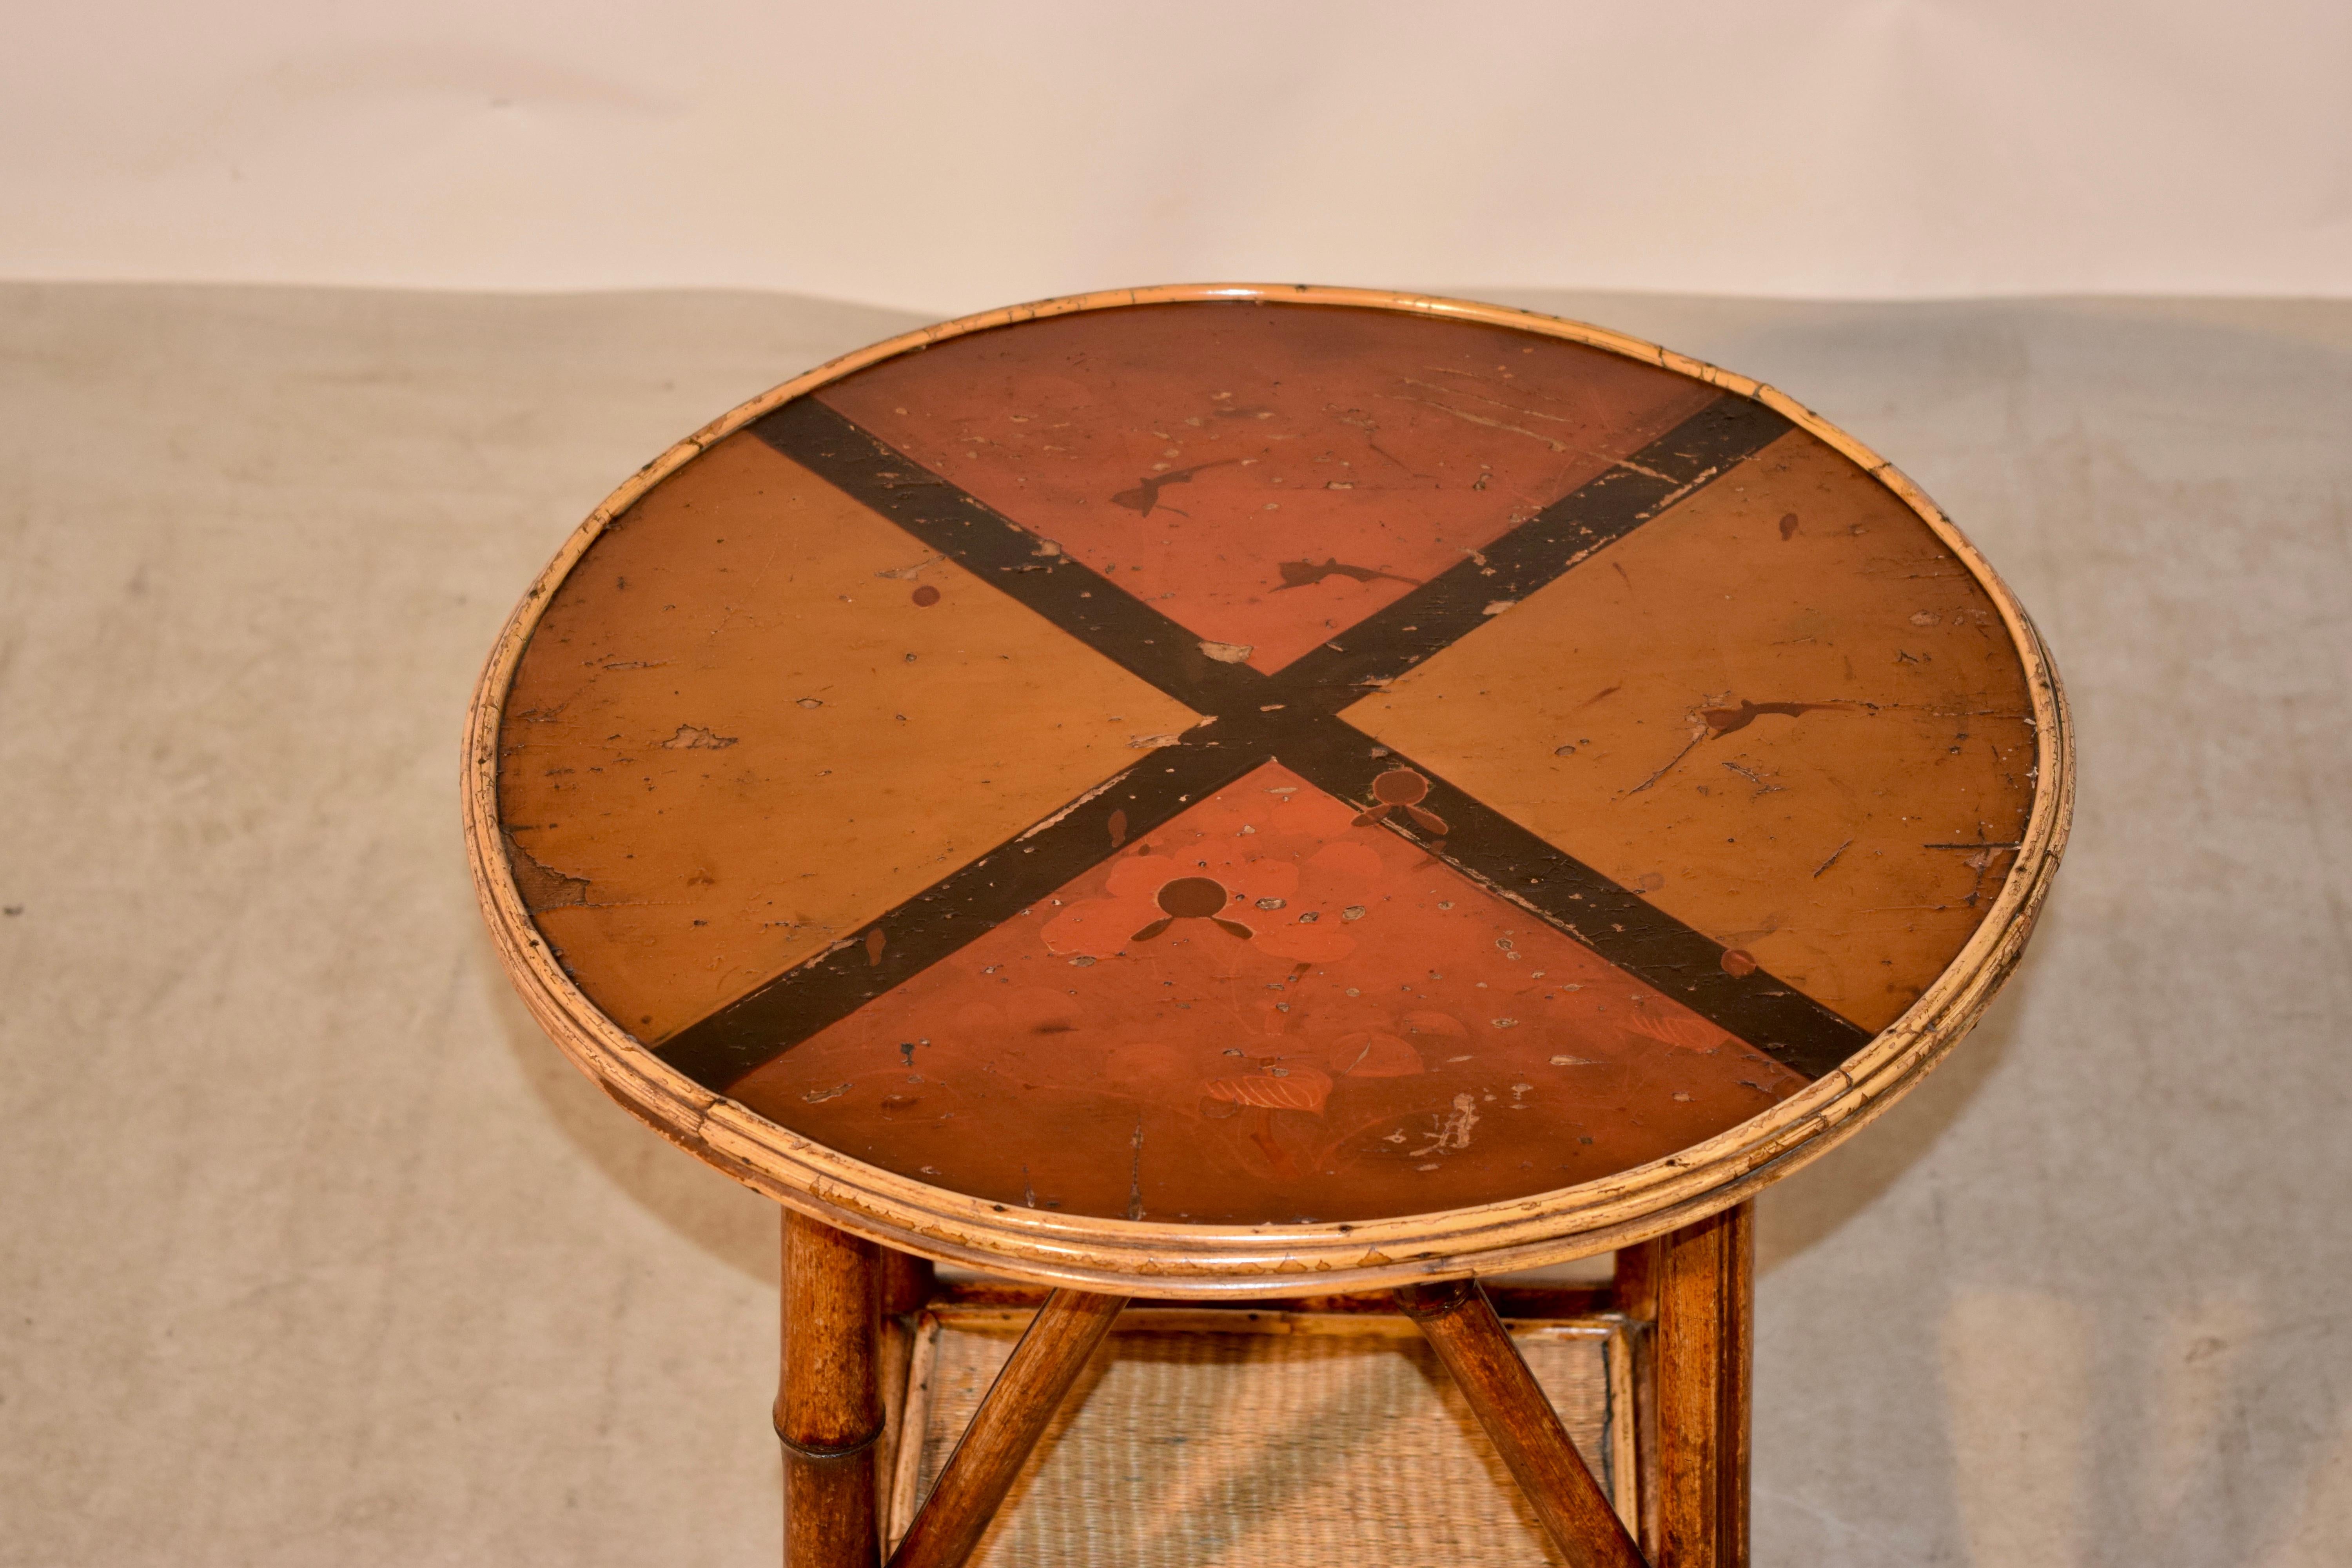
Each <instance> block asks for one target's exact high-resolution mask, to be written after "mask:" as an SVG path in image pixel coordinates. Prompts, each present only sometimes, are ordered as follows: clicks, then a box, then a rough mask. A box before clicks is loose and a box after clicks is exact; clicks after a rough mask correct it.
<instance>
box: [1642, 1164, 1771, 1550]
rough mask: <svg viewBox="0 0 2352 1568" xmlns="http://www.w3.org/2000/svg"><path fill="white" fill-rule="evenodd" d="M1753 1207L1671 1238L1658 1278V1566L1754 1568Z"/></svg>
mask: <svg viewBox="0 0 2352 1568" xmlns="http://www.w3.org/2000/svg"><path fill="white" fill-rule="evenodd" d="M1755 1283H1756V1255H1755V1210H1754V1207H1753V1205H1748V1204H1741V1205H1738V1207H1737V1208H1732V1209H1727V1210H1725V1211H1724V1212H1723V1213H1721V1214H1719V1215H1716V1216H1715V1217H1714V1218H1712V1219H1706V1220H1702V1221H1700V1222H1699V1223H1698V1224H1696V1225H1694V1226H1685V1227H1684V1228H1683V1229H1681V1230H1678V1231H1675V1233H1674V1234H1672V1235H1671V1236H1668V1237H1665V1241H1664V1253H1663V1258H1662V1260H1661V1268H1660V1269H1659V1280H1658V1330H1657V1346H1658V1348H1657V1358H1658V1359H1657V1383H1658V1490H1659V1531H1658V1535H1659V1539H1658V1548H1659V1550H1658V1568H1747V1564H1748V1414H1749V1412H1748V1399H1749V1393H1748V1389H1749V1364H1750V1360H1751V1352H1752V1349H1753V1343H1754V1329H1753V1322H1752V1321H1753V1318H1754V1315H1755Z"/></svg>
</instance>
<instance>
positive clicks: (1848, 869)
mask: <svg viewBox="0 0 2352 1568" xmlns="http://www.w3.org/2000/svg"><path fill="white" fill-rule="evenodd" d="M2031 713H2032V700H2031V699H2030V697H2029V696H2028V694H2027V691H2026V689H2025V679H2024V672H2023V670H2022V668H2021V667H2020V665H2019V663H2018V658H2017V653H2016V649H2015V647H2014V646H2013V645H2012V644H2011V640H2010V637H2009V631H2008V628H2007V626H2004V625H2003V623H2002V621H2001V618H2000V612H1999V611H1998V610H1997V609H1996V607H1995V606H1994V605H1993V603H1992V601H1991V599H1990V597H1989V596H1988V595H1986V594H1985V592H1984V590H1983V589H1982V587H1980V586H1979V584H1978V583H1977V581H1976V579H1975V578H1974V577H1973V576H1972V575H1970V574H1969V571H1968V568H1967V567H1966V566H1964V565H1963V564H1962V563H1960V561H1959V559H1958V557H1957V556H1955V555H1954V554H1953V553H1952V552H1951V551H1950V550H1949V549H1948V548H1947V547H1946V546H1945V545H1944V544H1943V542H1941V541H1940V540H1938V539H1937V538H1936V536H1935V535H1934V533H1932V532H1931V531H1929V530H1928V528H1927V525H1926V524H1925V523H1923V522H1922V521H1920V520H1919V518H1918V517H1917V515H1916V514H1915V513H1914V512H1912V511H1911V510H1909V509H1908V508H1906V506H1904V504H1903V503H1902V501H1901V500H1898V499H1897V498H1896V497H1895V495H1894V494H1893V493H1892V492H1891V491H1889V490H1888V489H1886V488H1885V487H1884V486H1883V485H1881V484H1879V483H1878V482H1877V481H1876V480H1875V479H1872V478H1871V477H1870V476H1869V475H1867V474H1865V473H1864V472H1863V471H1862V470H1861V469H1860V468H1856V467H1855V466H1854V465H1853V463H1851V462H1849V461H1848V460H1847V459H1846V458H1843V457H1842V456H1840V455H1839V454H1838V453H1837V452H1835V451H1833V450H1832V449H1831V448H1830V447H1827V446H1825V445H1823V444H1822V442H1820V441H1818V440H1816V439H1815V438H1814V437H1811V436H1809V435H1806V434H1804V433H1803V432H1801V431H1798V432H1792V433H1790V435H1788V436H1785V437H1781V438H1780V440H1779V441H1776V442H1775V443H1773V444H1772V445H1771V446H1770V447H1767V448H1765V450H1764V451H1762V452H1761V453H1759V454H1758V455H1757V456H1756V457H1755V458H1751V459H1749V460H1748V461H1747V462H1745V463H1743V464H1742V465H1740V467H1739V468H1737V469H1735V470H1734V471H1733V472H1731V473H1730V474H1727V475H1726V476H1725V477H1724V478H1723V479H1720V480H1718V481H1717V483H1715V484H1714V485H1712V486H1710V487H1709V488H1707V489H1705V490H1702V491H1700V492H1699V493H1698V494H1697V495H1696V496H1695V497H1693V498H1692V499H1691V500H1688V501H1686V502H1685V503H1684V504H1683V505H1681V506H1679V507H1676V508H1675V509H1674V510H1671V511H1669V512H1667V513H1665V514H1664V516H1662V517H1659V518H1656V519H1654V520H1653V521H1650V522H1648V523H1646V524H1644V525H1643V527H1641V528H1640V529H1637V530H1635V531H1633V533H1632V534H1631V535H1629V536H1628V537H1626V538H1625V539H1623V540H1622V541H1620V542H1617V543H1615V544H1613V545H1612V546H1610V547H1609V548H1608V549H1607V550H1606V551H1604V552H1601V554H1599V555H1596V556H1594V557H1593V558H1591V560H1588V561H1586V562H1585V563H1582V564H1581V565H1580V566H1578V567H1577V568H1576V569H1575V570H1574V571H1572V572H1570V573H1569V574H1567V575H1565V576H1563V577H1561V578H1559V579H1558V580H1557V581H1555V582H1554V583H1552V584H1550V585H1549V586H1548V587H1546V588H1544V589H1543V590H1541V591H1540V592H1538V593H1537V594H1535V595H1530V596H1529V597H1528V600H1527V601H1526V602H1525V603H1523V604H1520V605H1516V606H1514V607H1512V608H1510V609H1509V610H1507V611H1506V612H1504V613H1501V614H1499V615H1497V616H1496V617H1495V618H1494V620H1493V621H1492V622H1491V623H1490V624H1488V625H1487V626H1483V627H1481V628H1480V629H1478V630H1477V631H1475V632H1474V633H1472V634H1471V635H1470V636H1469V637H1465V638H1464V639H1463V640H1462V641H1461V642H1459V643H1456V644H1455V645H1454V647H1451V648H1448V649H1447V650H1445V651H1444V652H1443V653H1441V654H1438V655H1436V656H1435V657H1434V658H1431V659H1430V660H1429V662H1428V663H1426V664H1424V665H1423V666H1422V667H1421V668H1418V669H1415V670H1414V671H1412V673H1411V674H1409V675H1406V676H1404V677H1402V678H1401V679H1398V680H1397V681H1395V682H1394V683H1393V684H1392V685H1391V686H1390V687H1389V689H1387V690H1385V691H1383V692H1381V693H1379V694H1378V695H1375V696H1372V697H1369V698H1367V699H1365V700H1363V701H1361V702H1360V703H1358V704H1356V705H1355V706H1354V707H1352V708H1350V709H1349V710H1348V711H1347V712H1346V714H1345V715H1344V717H1345V718H1346V719H1347V720H1348V721H1349V722H1350V723H1352V724H1355V725H1357V726H1358V727H1359V728H1360V729H1363V730H1366V731H1370V733H1372V734H1373V735H1376V736H1378V737H1379V738H1380V739H1381V741H1382V742H1385V743H1387V744H1390V745H1392V746H1395V747H1396V748H1397V749H1398V750H1400V751H1401V752H1404V753H1405V754H1406V755H1408V756H1411V757H1414V758H1417V759H1419V760H1420V761H1422V762H1423V763H1427V764H1428V765H1429V766H1431V767H1433V768H1434V769H1436V770H1437V771H1438V772H1440V773H1443V774H1444V775H1445V777H1446V778H1448V779H1450V780H1451V781H1452V782H1454V784H1458V785H1460V786H1461V787H1463V788H1465V789H1466V790H1468V791H1470V793H1472V794H1473V795H1477V796H1478V797H1480V798H1481V799H1483V800H1485V801H1486V802H1487V803H1488V804H1490V805H1494V806H1495V807H1496V808H1497V809H1499V810H1501V811H1504V812H1507V813H1508V814H1509V815H1510V816H1513V817H1514V818H1516V819H1517V820H1518V821H1519V822H1521V823H1524V824H1525V825H1527V826H1528V827H1530V828H1532V829H1534V830H1535V831H1536V832H1537V833H1539V834H1541V835H1542V836H1543V837H1546V838H1548V839H1549V840H1550V841H1551V842H1552V843H1554V844H1557V845H1559V847H1561V848H1562V849H1565V850H1567V851H1568V852H1569V853H1570V854H1571V855H1574V856H1576V857H1577V858H1580V859H1582V860H1583V861H1585V862H1586V863H1587V864H1589V865H1591V866H1593V867H1594V868H1597V869H1599V870H1600V871H1601V872H1602V873H1603V874H1604V875H1606V876H1608V877H1610V878H1612V879H1615V880H1616V881H1618V882H1620V883H1622V884H1623V885H1625V886H1626V887H1629V888H1633V889H1637V890H1639V891H1641V892H1642V893H1643V894H1644V895H1646V896H1647V897H1648V898H1649V899H1650V900H1652V901H1654V903H1656V904H1657V905H1658V906H1659V907H1660V908H1661V909H1664V910H1666V911H1667V912H1668V913H1670V914H1672V915H1674V916H1675V918H1676V919H1678V920H1681V921H1685V922H1686V923H1687V924H1689V925H1692V926H1694V927H1696V928H1697V929H1698V930H1700V931H1705V932H1706V934H1707V935H1708V936H1710V937H1713V938H1714V939H1715V940H1716V941H1717V942H1722V943H1724V944H1725V945H1726V946H1727V947H1729V948H1731V949H1734V950H1736V952H1735V956H1734V957H1733V958H1731V959H1730V960H1729V961H1728V962H1730V963H1740V962H1742V961H1743V959H1742V956H1741V955H1744V956H1745V957H1748V958H1752V959H1753V960H1754V961H1755V963H1757V964H1759V965H1760V966H1761V967H1763V968H1764V969H1767V970H1769V971H1770V972H1771V973H1773V974H1775V975H1778V976H1779V977H1780V979H1782V980H1785V981H1787V982H1789V983H1790V984H1792V985H1795V986H1797V987H1798V988H1799V989H1801V990H1802V991H1803V992H1804V993H1805V994H1808V995H1810V996H1811V997H1812V998H1813V999H1814V1000H1816V1001H1819V1002H1821V1003H1822V1004H1824V1005H1828V1006H1830V1007H1832V1008H1834V1009H1836V1010H1837V1011H1838V1012H1840V1013H1843V1014H1844V1015H1845V1016H1847V1017H1848V1018H1851V1019H1852V1020H1853V1022H1855V1023H1857V1024H1860V1025H1862V1026H1864V1027H1865V1028H1869V1029H1873V1030H1876V1029H1880V1028H1884V1027H1885V1026H1886V1025H1888V1024H1890V1023H1892V1022H1894V1020H1895V1018H1896V1016H1899V1015H1900V1014H1901V1013H1902V1011H1903V1009H1904V1008H1905V1007H1906V1006H1908V1005H1910V1003H1911V1001H1912V999H1913V998H1914V997H1916V995H1918V994H1919V992H1920V991H1921V990H1922V989H1923V988H1924V987H1925V986H1927V984H1929V983H1930V982H1931V981H1933V980H1934V979H1935V977H1936V976H1937V974H1938V973H1942V971H1943V969H1944V967H1945V966H1946V965H1947V964H1948V963H1950V962H1951V961H1952V959H1953V957H1954V956H1955V955H1956V954H1957V953H1958V952H1959V949H1960V946H1961V944H1962V943H1964V942H1966V941H1967V940H1968V938H1969V933H1970V932H1972V931H1975V929H1976V927H1977V924H1978V922H1979V921H1980V920H1982V919H1983V917H1984V913H1985V911H1986V910H1988V909H1989V908H1990V906H1991V903H1992V900H1993V895H1994V894H1995V893H1996V892H1998V891H1999V889H2000V884H2001V879H2002V878H2003V876H2004V875H2005V874H2006V873H2007V871H2008V869H2009V867H2010V863H2011V850H2012V849H2013V847H2014V846H2015V844H2016V843H2017V840H2018V838H2019V837H2020V835H2021V832H2022V830H2023V827H2024V824H2025V816H2026V813H2027V810H2028V809H2029V807H2030V806H2031V805H2032V795H2033V778H2032V768H2033V759H2034V745H2033V731H2032V719H2031Z"/></svg>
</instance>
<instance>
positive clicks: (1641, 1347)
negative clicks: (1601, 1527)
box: [1611, 1241, 1664, 1557]
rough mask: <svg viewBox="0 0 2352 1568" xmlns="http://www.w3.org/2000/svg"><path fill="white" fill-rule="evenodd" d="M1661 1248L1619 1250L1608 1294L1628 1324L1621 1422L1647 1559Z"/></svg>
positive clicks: (1652, 1527)
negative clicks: (1627, 1397)
mask: <svg viewBox="0 0 2352 1568" xmlns="http://www.w3.org/2000/svg"><path fill="white" fill-rule="evenodd" d="M1663 1259H1664V1243H1663V1242H1659V1241H1644V1242H1642V1243H1640V1244H1639V1245H1637V1246H1633V1247H1624V1248H1622V1249H1620V1250H1619V1252H1618V1254H1617V1268H1616V1275H1615V1278H1614V1279H1613V1280H1612V1289H1611V1294H1612V1296H1613V1297H1614V1298H1615V1303H1616V1307H1617V1310H1619V1311H1621V1312H1622V1313H1624V1314H1625V1315H1626V1316H1627V1317H1628V1318H1631V1319H1633V1332H1632V1334H1631V1336H1630V1338H1629V1340H1628V1345H1629V1347H1630V1349H1631V1352H1632V1355H1631V1358H1630V1359H1631V1360H1632V1362H1633V1369H1632V1370H1633V1408H1632V1409H1631V1410H1629V1411H1627V1412H1625V1413H1624V1415H1623V1417H1622V1418H1623V1419H1624V1420H1625V1421H1627V1422H1628V1423H1630V1424H1631V1426H1632V1436H1633V1476H1632V1478H1631V1479H1632V1480H1633V1495H1634V1498H1635V1500H1636V1506H1635V1509H1634V1513H1633V1517H1634V1518H1635V1519H1637V1520H1639V1521H1641V1523H1640V1527H1639V1528H1638V1529H1637V1530H1635V1531H1634V1534H1635V1535H1636V1536H1637V1537H1638V1538H1639V1539H1640V1541H1641V1542H1642V1550H1643V1552H1647V1553H1649V1554H1650V1555H1651V1556H1652V1557H1655V1556H1656V1555H1657V1552H1658V1376H1657V1373H1658V1356H1657V1348H1658V1334H1657V1330H1658V1271H1659V1269H1660V1268H1661V1267H1662V1266H1663ZM1614 1419H1616V1417H1614V1416H1612V1422H1613V1421H1614Z"/></svg>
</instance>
